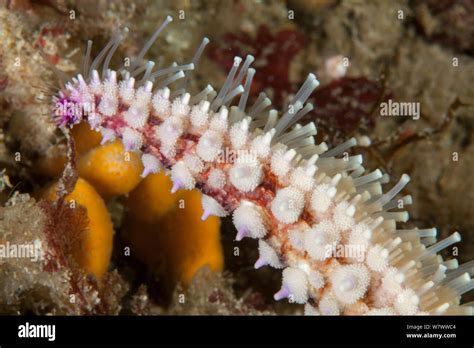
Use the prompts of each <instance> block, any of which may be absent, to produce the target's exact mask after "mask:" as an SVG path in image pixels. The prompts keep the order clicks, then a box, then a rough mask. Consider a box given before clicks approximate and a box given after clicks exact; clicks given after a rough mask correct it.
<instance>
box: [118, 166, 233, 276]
mask: <svg viewBox="0 0 474 348" xmlns="http://www.w3.org/2000/svg"><path fill="white" fill-rule="evenodd" d="M171 186H172V183H171V180H170V179H169V178H168V177H167V176H165V175H164V174H162V173H160V174H154V175H150V176H149V177H147V178H146V179H145V180H143V182H142V183H140V185H139V186H138V187H137V188H136V189H135V190H134V191H132V192H131V193H130V196H129V198H128V200H127V202H126V204H127V206H128V207H129V216H128V217H127V223H126V225H127V227H126V230H127V236H128V237H127V238H128V239H129V242H130V245H131V247H132V250H134V253H135V255H136V256H137V257H138V258H140V259H141V260H142V261H143V262H145V263H146V264H147V265H148V266H149V267H151V268H153V269H156V270H158V273H159V275H160V276H161V278H164V279H166V280H167V282H168V283H175V282H178V281H179V282H181V283H182V284H183V285H188V284H189V283H190V281H191V279H192V277H193V276H194V274H195V273H196V271H197V270H198V269H199V268H201V267H203V266H204V265H209V267H210V268H211V269H212V270H214V271H221V270H222V269H223V267H224V257H223V253H222V245H221V242H220V219H219V218H217V217H214V216H211V217H209V218H208V219H207V220H206V221H204V222H203V221H201V215H202V207H201V193H200V192H199V191H198V190H192V191H185V190H183V191H178V192H177V193H176V194H175V195H172V194H171V193H170V192H169V190H170V189H171Z"/></svg>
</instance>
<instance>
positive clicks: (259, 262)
mask: <svg viewBox="0 0 474 348" xmlns="http://www.w3.org/2000/svg"><path fill="white" fill-rule="evenodd" d="M266 265H268V263H267V261H265V259H264V258H263V257H259V258H258V260H257V262H255V265H254V267H255V269H259V268H262V267H263V266H266Z"/></svg>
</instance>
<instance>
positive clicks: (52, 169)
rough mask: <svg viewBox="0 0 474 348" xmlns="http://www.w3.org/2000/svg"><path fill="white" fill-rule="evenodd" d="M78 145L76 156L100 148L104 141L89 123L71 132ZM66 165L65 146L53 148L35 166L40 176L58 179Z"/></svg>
mask: <svg viewBox="0 0 474 348" xmlns="http://www.w3.org/2000/svg"><path fill="white" fill-rule="evenodd" d="M71 134H72V137H73V138H74V142H75V144H76V154H77V155H78V156H80V155H82V154H84V153H85V152H87V151H89V150H90V149H92V148H94V147H96V146H98V145H99V144H100V141H101V139H102V136H101V134H100V133H99V132H96V131H93V130H91V129H90V127H89V124H88V123H87V122H82V123H80V124H78V125H76V126H74V128H72V130H71ZM65 165H66V149H65V147H64V144H59V145H56V146H52V147H51V148H50V149H49V150H48V152H47V153H46V154H45V155H44V156H43V157H41V158H40V159H39V160H38V161H37V162H36V164H35V171H36V172H37V173H38V174H40V175H45V176H50V177H57V176H59V175H60V174H61V172H62V171H63V169H64V166H65Z"/></svg>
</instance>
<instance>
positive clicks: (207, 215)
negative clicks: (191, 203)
mask: <svg viewBox="0 0 474 348" xmlns="http://www.w3.org/2000/svg"><path fill="white" fill-rule="evenodd" d="M209 216H211V213H210V212H208V211H207V210H204V213H203V214H202V216H201V220H202V221H206V220H207V218H208V217H209Z"/></svg>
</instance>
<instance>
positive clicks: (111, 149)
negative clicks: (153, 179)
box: [77, 140, 143, 197]
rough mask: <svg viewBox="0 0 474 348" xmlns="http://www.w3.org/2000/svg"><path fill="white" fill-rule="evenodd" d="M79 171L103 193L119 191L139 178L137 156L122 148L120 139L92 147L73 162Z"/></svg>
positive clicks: (125, 190)
mask: <svg viewBox="0 0 474 348" xmlns="http://www.w3.org/2000/svg"><path fill="white" fill-rule="evenodd" d="M77 169H78V172H79V175H80V176H81V177H82V178H84V179H86V180H87V181H89V182H90V183H91V184H92V185H93V186H94V187H95V188H96V189H97V191H98V192H99V193H100V194H101V195H102V196H104V197H111V196H116V195H123V194H126V193H128V192H130V191H131V190H133V189H134V188H135V186H137V185H138V183H139V182H140V180H141V177H140V174H141V173H142V171H143V165H142V163H141V160H140V156H139V155H138V154H136V153H134V152H124V147H123V145H122V143H121V142H120V141H118V140H117V141H115V142H113V143H110V144H106V145H103V146H99V147H96V148H95V149H92V150H90V151H89V152H87V153H86V154H85V155H84V156H82V157H81V158H80V159H79V160H78V162H77Z"/></svg>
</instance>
